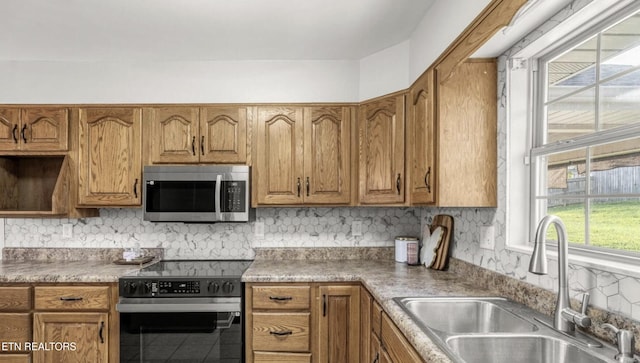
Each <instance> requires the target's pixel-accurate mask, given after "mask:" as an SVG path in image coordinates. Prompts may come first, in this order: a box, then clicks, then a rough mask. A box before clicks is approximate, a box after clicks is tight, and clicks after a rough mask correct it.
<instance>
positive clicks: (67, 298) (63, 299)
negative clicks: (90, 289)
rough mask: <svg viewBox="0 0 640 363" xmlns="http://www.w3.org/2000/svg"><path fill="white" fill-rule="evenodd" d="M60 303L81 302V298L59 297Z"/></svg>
mask: <svg viewBox="0 0 640 363" xmlns="http://www.w3.org/2000/svg"><path fill="white" fill-rule="evenodd" d="M60 300H61V301H81V300H82V296H61V297H60Z"/></svg>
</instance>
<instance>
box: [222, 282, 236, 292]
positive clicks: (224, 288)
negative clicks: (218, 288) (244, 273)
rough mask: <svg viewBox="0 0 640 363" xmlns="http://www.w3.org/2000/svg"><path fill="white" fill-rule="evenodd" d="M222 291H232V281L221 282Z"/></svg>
mask: <svg viewBox="0 0 640 363" xmlns="http://www.w3.org/2000/svg"><path fill="white" fill-rule="evenodd" d="M222 292H224V293H225V294H230V293H231V292H233V283H231V282H229V281H225V282H224V284H222Z"/></svg>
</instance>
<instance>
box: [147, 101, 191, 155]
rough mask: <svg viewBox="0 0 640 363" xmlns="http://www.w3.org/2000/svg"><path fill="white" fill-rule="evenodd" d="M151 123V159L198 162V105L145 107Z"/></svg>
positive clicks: (148, 120)
mask: <svg viewBox="0 0 640 363" xmlns="http://www.w3.org/2000/svg"><path fill="white" fill-rule="evenodd" d="M144 113H145V122H149V123H151V142H150V143H149V144H150V146H151V162H152V163H197V162H198V160H199V154H200V141H199V140H200V138H199V129H198V125H199V121H198V114H199V110H198V108H197V107H155V108H145V109H144Z"/></svg>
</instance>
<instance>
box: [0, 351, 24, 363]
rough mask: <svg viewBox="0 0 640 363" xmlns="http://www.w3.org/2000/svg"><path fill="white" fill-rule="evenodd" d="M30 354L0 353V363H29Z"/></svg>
mask: <svg viewBox="0 0 640 363" xmlns="http://www.w3.org/2000/svg"><path fill="white" fill-rule="evenodd" d="M30 362H31V356H30V355H29V354H26V353H25V354H2V355H0V363H30Z"/></svg>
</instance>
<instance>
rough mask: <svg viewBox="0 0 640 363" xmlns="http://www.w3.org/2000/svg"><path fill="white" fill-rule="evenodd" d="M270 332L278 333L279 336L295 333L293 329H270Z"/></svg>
mask: <svg viewBox="0 0 640 363" xmlns="http://www.w3.org/2000/svg"><path fill="white" fill-rule="evenodd" d="M269 334H271V335H277V336H280V337H281V336H285V335H291V334H293V332H292V331H291V330H283V331H270V332H269Z"/></svg>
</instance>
